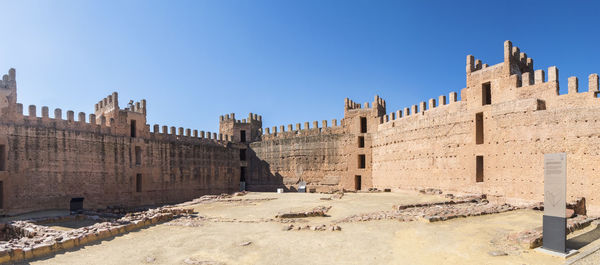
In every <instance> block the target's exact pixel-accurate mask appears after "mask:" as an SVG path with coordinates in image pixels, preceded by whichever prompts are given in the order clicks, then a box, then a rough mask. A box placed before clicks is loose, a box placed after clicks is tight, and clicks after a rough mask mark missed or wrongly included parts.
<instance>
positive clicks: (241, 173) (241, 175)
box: [240, 167, 246, 182]
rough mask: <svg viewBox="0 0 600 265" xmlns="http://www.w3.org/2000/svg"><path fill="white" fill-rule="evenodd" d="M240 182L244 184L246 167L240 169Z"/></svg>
mask: <svg viewBox="0 0 600 265" xmlns="http://www.w3.org/2000/svg"><path fill="white" fill-rule="evenodd" d="M240 182H246V167H241V168H240Z"/></svg>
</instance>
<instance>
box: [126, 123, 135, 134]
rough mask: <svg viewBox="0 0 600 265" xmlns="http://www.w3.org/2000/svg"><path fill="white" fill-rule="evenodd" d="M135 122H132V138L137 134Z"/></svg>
mask: <svg viewBox="0 0 600 265" xmlns="http://www.w3.org/2000/svg"><path fill="white" fill-rule="evenodd" d="M135 127H136V126H135V120H131V132H130V133H131V137H135V132H136V128H135ZM125 128H127V127H125Z"/></svg>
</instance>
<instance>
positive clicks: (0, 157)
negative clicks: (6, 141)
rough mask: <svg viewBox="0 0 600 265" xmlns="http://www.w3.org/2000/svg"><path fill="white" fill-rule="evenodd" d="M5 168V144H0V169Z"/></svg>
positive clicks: (3, 169)
mask: <svg viewBox="0 0 600 265" xmlns="http://www.w3.org/2000/svg"><path fill="white" fill-rule="evenodd" d="M5 170H6V146H5V145H3V144H2V145H0V171H5Z"/></svg>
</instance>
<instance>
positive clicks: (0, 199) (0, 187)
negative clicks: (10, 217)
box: [0, 181, 4, 209]
mask: <svg viewBox="0 0 600 265" xmlns="http://www.w3.org/2000/svg"><path fill="white" fill-rule="evenodd" d="M0 209H4V182H3V181H0Z"/></svg>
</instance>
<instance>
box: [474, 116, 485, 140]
mask: <svg viewBox="0 0 600 265" xmlns="http://www.w3.org/2000/svg"><path fill="white" fill-rule="evenodd" d="M483 141H484V140H483V112H479V113H477V114H475V144H483Z"/></svg>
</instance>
